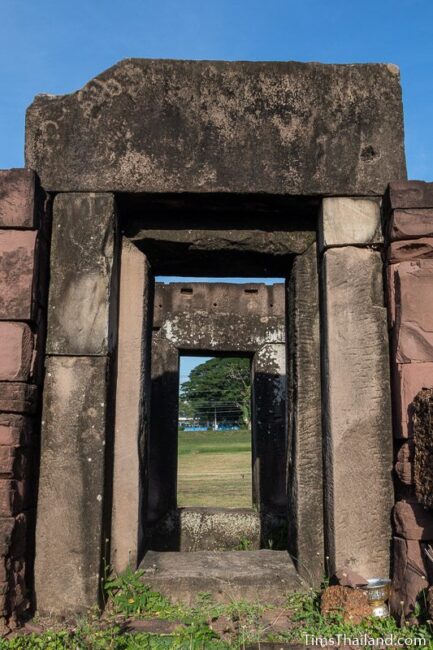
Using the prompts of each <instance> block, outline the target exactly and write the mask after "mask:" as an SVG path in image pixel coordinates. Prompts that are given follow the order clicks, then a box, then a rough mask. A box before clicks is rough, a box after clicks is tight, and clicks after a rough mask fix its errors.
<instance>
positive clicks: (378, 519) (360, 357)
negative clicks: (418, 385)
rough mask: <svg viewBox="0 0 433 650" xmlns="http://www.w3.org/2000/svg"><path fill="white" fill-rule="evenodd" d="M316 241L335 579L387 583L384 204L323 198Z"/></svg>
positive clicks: (388, 455) (388, 495)
mask: <svg viewBox="0 0 433 650" xmlns="http://www.w3.org/2000/svg"><path fill="white" fill-rule="evenodd" d="M319 241H320V252H321V255H322V281H321V292H322V314H323V325H324V328H323V333H324V356H323V361H324V364H323V382H324V384H323V396H324V409H325V411H324V425H325V445H324V463H325V506H326V515H325V521H326V539H327V548H328V555H329V570H330V571H331V572H333V571H334V570H335V569H336V568H339V567H343V566H350V567H352V568H353V569H355V570H356V571H358V572H359V573H361V574H362V575H364V576H365V577H367V578H369V577H372V576H376V575H379V576H386V575H388V573H389V547H390V542H391V526H390V512H391V508H392V503H393V490H392V480H391V466H392V434H391V403H390V377H389V352H388V345H389V344H388V336H387V329H386V309H385V304H384V292H383V267H382V259H381V253H380V251H379V250H375V249H374V248H373V247H374V246H379V245H380V244H381V242H382V237H381V229H380V213H379V205H378V203H377V202H376V201H375V200H371V199H349V198H327V199H324V200H323V206H322V213H321V218H320V225H319ZM352 244H356V247H355V246H353V245H352Z"/></svg>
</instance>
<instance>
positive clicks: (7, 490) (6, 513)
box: [0, 478, 31, 517]
mask: <svg viewBox="0 0 433 650" xmlns="http://www.w3.org/2000/svg"><path fill="white" fill-rule="evenodd" d="M29 487H30V486H29V484H28V482H27V481H25V480H21V481H17V480H10V479H4V478H0V516H1V517H11V516H13V515H16V514H18V513H19V512H21V511H22V510H25V509H26V508H28V507H29V505H30V497H31V495H30V490H29Z"/></svg>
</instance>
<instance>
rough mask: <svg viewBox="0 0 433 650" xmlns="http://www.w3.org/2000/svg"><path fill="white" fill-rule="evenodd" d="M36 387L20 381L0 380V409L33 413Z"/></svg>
mask: <svg viewBox="0 0 433 650" xmlns="http://www.w3.org/2000/svg"><path fill="white" fill-rule="evenodd" d="M37 398H38V387H37V386H35V385H34V384H25V383H22V382H12V381H2V382H0V411H6V412H8V413H28V414H33V413H35V412H36V409H37Z"/></svg>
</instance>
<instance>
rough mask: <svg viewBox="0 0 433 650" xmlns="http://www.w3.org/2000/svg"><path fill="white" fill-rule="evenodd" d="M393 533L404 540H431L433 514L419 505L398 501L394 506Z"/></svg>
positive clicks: (432, 535) (432, 537)
mask: <svg viewBox="0 0 433 650" xmlns="http://www.w3.org/2000/svg"><path fill="white" fill-rule="evenodd" d="M393 513H394V525H395V532H396V534H397V535H399V536H400V537H404V539H417V540H425V541H432V540H433V512H432V511H431V510H429V509H428V508H425V507H424V506H423V505H421V504H420V503H412V502H409V501H398V502H397V503H396V504H395V506H394V511H393Z"/></svg>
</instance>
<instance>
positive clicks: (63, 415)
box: [35, 194, 118, 613]
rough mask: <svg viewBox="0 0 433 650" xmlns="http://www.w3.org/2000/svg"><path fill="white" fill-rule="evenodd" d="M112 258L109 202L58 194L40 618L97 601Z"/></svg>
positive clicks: (38, 567) (39, 553) (103, 527)
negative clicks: (42, 613)
mask: <svg viewBox="0 0 433 650" xmlns="http://www.w3.org/2000/svg"><path fill="white" fill-rule="evenodd" d="M117 255H118V252H117V245H116V214H115V204H114V197H113V196H112V195H111V194H59V195H57V197H56V198H55V200H54V208H53V237H52V250H51V267H50V270H51V275H50V277H51V284H50V295H49V306H48V338H47V353H48V356H47V358H46V383H45V387H44V400H43V401H44V403H43V415H42V437H41V461H40V478H39V495H38V520H37V527H36V561H35V589H36V599H37V608H38V610H39V611H40V612H51V613H62V612H65V611H68V612H73V611H80V610H85V609H87V608H89V607H91V606H93V605H95V604H97V602H98V595H99V589H100V576H101V573H100V571H101V567H102V566H103V555H104V552H105V551H106V549H107V547H108V544H109V536H110V529H109V520H108V516H107V513H109V512H110V510H111V502H110V497H111V490H110V470H111V468H110V465H109V464H108V465H107V463H106V459H109V458H111V457H112V448H111V444H112V440H111V436H110V428H111V426H112V422H113V416H114V414H113V413H112V412H111V411H110V405H112V404H113V402H114V399H113V398H112V395H111V394H110V390H111V381H110V376H111V373H112V370H111V368H112V356H113V352H114V349H115V335H116V330H117V328H116V327H114V326H113V325H117V314H116V306H117Z"/></svg>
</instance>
